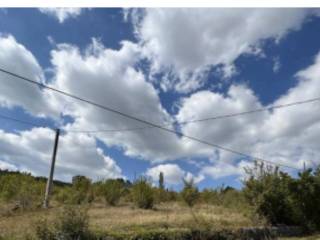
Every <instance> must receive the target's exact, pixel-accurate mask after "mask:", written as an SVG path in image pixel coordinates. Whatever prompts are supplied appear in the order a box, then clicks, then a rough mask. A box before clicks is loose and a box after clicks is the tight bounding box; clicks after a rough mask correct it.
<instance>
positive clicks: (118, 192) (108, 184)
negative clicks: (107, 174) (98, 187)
mask: <svg viewBox="0 0 320 240" xmlns="http://www.w3.org/2000/svg"><path fill="white" fill-rule="evenodd" d="M123 192H124V186H123V184H122V182H120V181H118V180H116V179H108V180H106V181H105V182H104V184H103V195H104V199H105V200H106V202H107V203H108V204H110V205H112V206H115V205H117V204H118V202H119V200H120V198H121V196H122V194H123Z"/></svg>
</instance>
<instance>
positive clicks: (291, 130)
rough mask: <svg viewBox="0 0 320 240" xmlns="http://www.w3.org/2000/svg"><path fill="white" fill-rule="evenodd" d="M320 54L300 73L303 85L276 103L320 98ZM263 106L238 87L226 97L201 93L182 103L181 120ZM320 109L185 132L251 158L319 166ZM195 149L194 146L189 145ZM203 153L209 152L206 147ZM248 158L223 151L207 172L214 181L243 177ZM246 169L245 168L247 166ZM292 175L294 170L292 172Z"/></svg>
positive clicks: (200, 125) (205, 124)
mask: <svg viewBox="0 0 320 240" xmlns="http://www.w3.org/2000/svg"><path fill="white" fill-rule="evenodd" d="M319 74H320V54H318V55H317V57H316V58H315V62H314V64H313V65H311V66H309V67H308V68H306V69H304V70H302V71H299V72H298V73H297V74H296V77H297V79H298V84H297V85H296V86H295V87H293V88H291V89H289V90H288V92H287V93H286V94H284V95H283V96H281V97H279V98H278V99H277V100H276V101H275V102H274V103H273V104H274V105H281V104H285V103H291V102H296V101H301V100H305V99H310V98H316V97H319V90H320V77H319V76H320V75H319ZM261 106H262V105H261V103H260V102H259V100H258V99H257V97H256V96H255V95H254V93H253V92H252V91H251V90H250V89H249V88H248V87H246V86H243V85H238V86H232V87H231V88H230V89H229V91H228V94H227V95H226V96H223V95H220V94H218V93H214V92H208V91H201V92H198V93H195V94H193V95H191V96H190V97H188V98H186V99H184V100H183V101H182V102H181V107H180V111H179V113H178V115H177V119H178V120H179V121H185V120H187V119H190V118H191V119H198V118H202V117H204V116H206V117H207V116H210V115H212V112H214V113H215V114H214V115H220V114H225V113H236V112H241V111H248V110H251V109H256V108H260V107H261ZM319 110H320V105H319V103H318V102H313V103H308V104H305V105H303V106H302V105H300V106H292V107H288V108H282V109H275V110H273V111H267V112H264V113H262V112H260V113H255V114H249V115H243V116H239V117H234V118H229V119H228V118H227V119H223V120H216V121H213V122H203V123H197V124H194V123H189V124H185V125H184V126H183V127H182V130H183V132H184V133H186V134H189V135H191V136H199V137H200V136H201V137H202V138H203V139H205V140H207V141H209V142H213V143H215V144H218V145H221V146H227V147H228V148H230V149H234V150H238V151H240V152H244V153H247V154H251V155H253V156H255V157H257V158H262V159H266V160H270V161H273V162H275V163H278V164H284V165H289V166H292V167H295V168H300V169H302V166H303V164H304V163H306V164H307V166H310V167H314V166H316V165H317V164H320V162H319V159H320V151H319V149H320V148H319V147H320V146H319V141H317V138H319V137H320V124H319V120H320V116H319V114H318V112H319ZM189 144H190V145H189V147H190V148H194V147H193V146H192V145H193V144H194V143H193V142H190V143H189ZM202 150H203V151H204V152H205V151H208V153H210V149H209V148H208V149H206V148H204V147H202ZM247 164H248V163H247V159H245V158H244V159H243V160H242V161H240V162H239V156H237V155H235V154H232V153H228V152H225V151H220V152H219V156H218V158H214V159H212V163H211V164H209V165H207V166H204V167H203V168H202V170H201V171H202V173H203V174H204V175H207V176H211V177H213V178H218V177H224V176H228V175H242V174H243V171H242V170H241V169H243V166H245V165H247ZM241 166H242V167H241ZM286 170H288V169H286Z"/></svg>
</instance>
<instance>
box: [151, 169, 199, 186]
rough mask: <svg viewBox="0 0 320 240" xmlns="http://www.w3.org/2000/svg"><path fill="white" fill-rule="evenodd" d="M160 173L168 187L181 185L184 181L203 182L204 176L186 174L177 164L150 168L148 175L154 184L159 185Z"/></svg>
mask: <svg viewBox="0 0 320 240" xmlns="http://www.w3.org/2000/svg"><path fill="white" fill-rule="evenodd" d="M160 172H162V173H163V176H164V180H165V184H166V185H167V186H170V185H178V184H181V183H182V181H183V179H186V180H190V179H194V181H195V183H198V182H200V181H202V180H203V176H194V175H193V174H192V173H190V172H186V171H184V170H183V169H181V168H180V167H179V166H178V165H177V164H160V165H157V166H155V167H152V168H149V169H148V170H147V172H146V175H147V176H148V177H150V178H151V179H152V181H153V182H155V183H157V182H158V180H159V175H160Z"/></svg>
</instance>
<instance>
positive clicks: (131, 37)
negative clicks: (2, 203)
mask: <svg viewBox="0 0 320 240" xmlns="http://www.w3.org/2000/svg"><path fill="white" fill-rule="evenodd" d="M62 16H63V17H62ZM203 16H206V17H203ZM194 19H197V21H194ZM261 19H263V21H262V20H261ZM177 20H179V21H177ZM218 23H219V24H218ZM29 26H34V27H33V30H32V32H31V31H26V29H29ZM319 32H320V19H319V14H318V13H317V9H276V8H275V9H141V11H135V10H133V9H125V10H124V9H94V8H92V9H79V11H77V12H76V14H75V12H73V13H70V12H68V11H66V12H63V13H62V12H61V11H59V12H56V14H55V11H51V12H50V14H47V13H46V12H45V11H39V9H8V11H6V12H0V52H1V54H0V67H1V70H0V71H1V72H2V73H3V74H1V76H0V78H1V88H0V125H1V129H0V151H1V153H2V156H1V157H0V168H5V169H13V170H23V171H27V172H31V173H32V174H34V175H39V176H43V175H46V173H47V170H48V167H49V165H48V164H49V162H50V156H49V155H48V153H50V152H51V151H52V149H51V148H52V129H55V128H57V127H58V128H60V129H62V130H63V131H64V134H62V135H61V143H62V144H61V149H59V151H58V156H57V171H56V174H57V175H56V177H57V179H60V180H65V181H70V179H71V178H72V176H74V175H85V176H88V177H91V178H92V179H101V178H110V177H111V178H117V177H125V178H127V179H131V178H132V176H133V175H134V173H137V175H146V176H148V177H150V179H152V180H153V181H157V178H158V175H159V172H160V171H161V172H164V173H165V176H166V179H167V185H168V186H167V187H174V188H176V187H177V188H179V187H180V186H181V179H182V178H193V179H194V180H195V182H196V183H197V184H198V185H199V187H200V188H204V187H217V186H219V185H221V184H226V185H231V186H234V187H241V181H239V179H241V178H242V177H244V176H245V172H244V170H243V169H244V168H248V167H251V166H253V165H252V160H255V159H260V158H261V160H263V161H265V162H268V163H270V164H271V163H272V164H274V163H275V164H277V165H282V166H285V167H284V168H283V169H284V171H287V172H288V173H289V174H296V171H297V170H298V169H301V168H302V166H304V165H305V166H306V167H315V166H317V165H318V164H320V162H318V161H319V160H318V159H320V150H319V149H320V145H319V144H318V141H317V139H319V137H320V125H319V122H320V115H319V114H318V113H319V111H320V105H319V100H320V96H319V92H320V89H319V87H320V78H319V69H320V57H319V54H320V53H319V52H320V45H319V42H320V34H319ZM35 35H36V36H37V38H34V36H35ZM297 46H301V47H299V48H297ZM17 79H20V80H22V79H24V81H23V83H22V82H18V81H17ZM31 84H32V85H37V86H38V87H34V86H32V85H31ZM45 89H46V90H45ZM55 93H58V94H55ZM63 96H68V97H63ZM102 110H103V111H102ZM30 126H31V127H30ZM157 129H158V130H157ZM159 130H161V131H159ZM259 156H261V157H259ZM262 156H263V157H262ZM62 163H64V164H62Z"/></svg>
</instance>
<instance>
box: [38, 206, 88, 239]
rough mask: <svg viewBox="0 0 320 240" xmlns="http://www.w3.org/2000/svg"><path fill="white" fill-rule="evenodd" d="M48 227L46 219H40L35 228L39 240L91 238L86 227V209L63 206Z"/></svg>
mask: <svg viewBox="0 0 320 240" xmlns="http://www.w3.org/2000/svg"><path fill="white" fill-rule="evenodd" d="M52 225H53V226H52V227H50V226H49V225H48V224H47V221H46V220H40V221H39V222H38V223H37V224H36V226H35V228H36V237H37V238H38V239H39V240H60V239H63V240H75V239H93V237H92V234H91V233H90V231H89V228H88V215H87V213H86V210H83V209H81V208H79V207H71V206H68V207H65V208H63V210H62V211H61V212H60V213H59V214H58V215H57V216H56V218H55V219H54V221H53V224H52Z"/></svg>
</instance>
